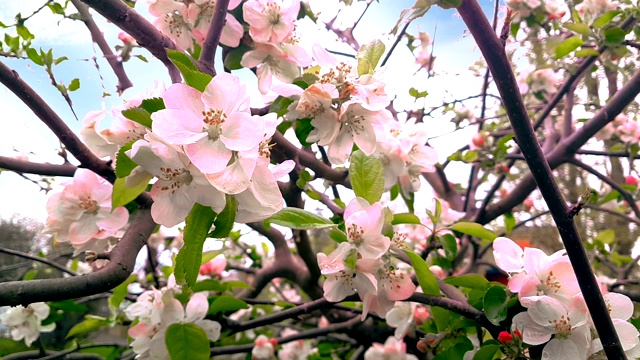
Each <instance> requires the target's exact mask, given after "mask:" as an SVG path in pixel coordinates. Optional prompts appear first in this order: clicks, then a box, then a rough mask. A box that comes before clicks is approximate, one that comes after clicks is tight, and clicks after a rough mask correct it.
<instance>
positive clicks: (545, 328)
mask: <svg viewBox="0 0 640 360" xmlns="http://www.w3.org/2000/svg"><path fill="white" fill-rule="evenodd" d="M493 254H494V257H495V260H496V264H497V265H498V267H500V268H501V269H502V270H504V271H506V272H507V273H509V274H511V277H510V279H509V284H508V287H509V289H510V290H511V291H512V292H514V293H517V294H518V298H519V299H520V303H521V304H522V306H524V307H525V308H527V311H524V312H521V313H519V314H517V315H516V316H514V318H513V325H512V327H513V329H512V330H513V332H515V330H518V331H520V332H521V333H522V341H523V342H524V343H526V344H529V345H542V344H546V345H545V346H544V350H543V352H544V353H546V354H548V358H560V357H561V356H563V357H566V358H571V359H587V358H588V357H589V356H590V355H592V354H594V353H596V352H598V351H600V350H602V344H601V343H600V340H599V339H597V338H594V337H593V336H594V335H593V334H595V328H594V326H593V322H592V320H591V319H590V316H589V312H588V309H587V307H586V304H585V301H584V298H583V295H582V293H581V292H580V288H579V287H578V284H577V280H576V276H575V273H574V271H573V268H572V267H571V263H570V262H569V258H568V257H567V256H566V255H564V251H559V252H556V253H554V254H553V255H546V254H545V253H544V252H543V251H542V250H540V249H534V248H525V249H524V250H523V249H521V248H520V247H519V246H518V245H517V244H516V243H515V242H513V241H511V240H510V239H507V238H504V237H500V238H497V239H496V240H495V241H494V243H493ZM601 291H603V292H606V289H601ZM604 298H605V302H606V303H607V308H608V309H609V313H610V315H611V318H612V319H613V323H614V326H615V328H616V331H617V332H618V335H619V336H620V341H621V343H622V347H623V348H624V350H625V351H626V352H627V354H628V355H629V357H631V358H638V356H639V355H640V340H639V339H638V335H639V334H638V330H637V329H636V328H635V327H634V326H633V325H632V324H631V323H629V322H628V320H629V318H630V317H631V315H632V314H633V303H632V302H631V300H630V299H629V298H628V297H627V296H625V295H622V294H617V293H606V294H604Z"/></svg>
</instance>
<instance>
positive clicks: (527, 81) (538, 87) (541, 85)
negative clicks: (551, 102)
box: [518, 68, 562, 95]
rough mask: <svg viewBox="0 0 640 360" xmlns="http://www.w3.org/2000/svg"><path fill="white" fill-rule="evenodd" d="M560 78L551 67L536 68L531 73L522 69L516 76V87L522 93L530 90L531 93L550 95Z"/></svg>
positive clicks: (554, 90)
mask: <svg viewBox="0 0 640 360" xmlns="http://www.w3.org/2000/svg"><path fill="white" fill-rule="evenodd" d="M561 80H562V75H561V74H559V73H557V72H555V71H554V70H553V69H549V68H545V69H538V70H535V71H533V72H531V73H529V72H528V71H523V72H522V73H521V74H520V76H518V88H519V89H520V93H522V94H524V93H526V92H528V91H529V90H531V92H532V93H534V94H535V93H544V94H546V95H551V94H554V93H555V92H556V88H557V85H558V83H559V82H560V81H561Z"/></svg>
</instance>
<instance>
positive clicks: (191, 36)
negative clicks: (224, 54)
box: [148, 0, 244, 50]
mask: <svg viewBox="0 0 640 360" xmlns="http://www.w3.org/2000/svg"><path fill="white" fill-rule="evenodd" d="M148 4H149V13H150V14H151V15H152V16H154V17H156V19H155V20H154V21H153V24H154V25H155V27H156V28H158V30H160V31H161V32H162V33H163V34H165V35H167V36H168V37H169V38H171V40H173V41H174V42H175V43H176V45H178V46H179V47H180V48H181V49H183V50H193V47H194V40H195V42H196V43H197V44H199V45H200V46H202V44H203V42H204V40H205V38H206V36H207V31H208V30H209V27H210V26H211V20H212V19H213V12H214V9H215V6H216V2H215V0H195V1H192V0H149V1H148ZM239 4H240V0H231V1H229V6H228V9H229V10H233V9H235V8H236V7H237V6H238V5H239ZM243 33H244V30H243V28H242V24H240V22H239V21H238V20H237V19H236V18H235V17H234V16H233V15H231V14H229V13H227V16H226V18H225V24H224V28H223V29H222V33H221V34H220V43H221V44H223V45H227V46H230V47H237V46H238V45H239V44H240V39H242V35H243Z"/></svg>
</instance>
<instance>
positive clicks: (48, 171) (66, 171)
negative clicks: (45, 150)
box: [0, 156, 77, 177]
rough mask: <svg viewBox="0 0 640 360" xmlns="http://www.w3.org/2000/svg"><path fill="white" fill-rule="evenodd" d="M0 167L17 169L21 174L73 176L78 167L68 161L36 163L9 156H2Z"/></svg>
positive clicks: (0, 157)
mask: <svg viewBox="0 0 640 360" xmlns="http://www.w3.org/2000/svg"><path fill="white" fill-rule="evenodd" d="M0 168H2V169H6V170H11V171H15V172H17V173H20V174H36V175H44V176H68V177H71V176H73V174H74V173H75V172H76V169H77V167H76V166H74V165H73V164H71V163H68V162H66V163H64V164H61V165H57V164H47V163H34V162H31V161H27V160H20V159H16V158H12V157H8V156H0Z"/></svg>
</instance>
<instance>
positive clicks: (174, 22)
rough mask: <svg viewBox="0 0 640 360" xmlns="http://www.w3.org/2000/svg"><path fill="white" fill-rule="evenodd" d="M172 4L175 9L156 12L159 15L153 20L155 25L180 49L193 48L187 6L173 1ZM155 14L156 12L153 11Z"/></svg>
mask: <svg viewBox="0 0 640 360" xmlns="http://www.w3.org/2000/svg"><path fill="white" fill-rule="evenodd" d="M171 6H172V7H173V9H171V11H170V12H166V13H165V12H163V13H159V12H160V11H158V12H155V13H156V14H157V15H156V16H159V17H158V18H157V19H156V20H155V21H153V25H154V26H155V27H156V28H157V29H158V30H160V32H162V33H163V34H165V35H167V36H168V37H169V38H171V40H173V41H174V42H175V43H176V45H177V46H178V47H179V48H180V49H183V50H191V49H193V37H192V36H191V24H190V21H189V18H188V13H187V6H186V5H185V4H183V3H178V2H173V4H171ZM163 10H165V9H163ZM167 10H168V9H167ZM153 14H154V12H152V15H153Z"/></svg>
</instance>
